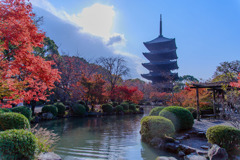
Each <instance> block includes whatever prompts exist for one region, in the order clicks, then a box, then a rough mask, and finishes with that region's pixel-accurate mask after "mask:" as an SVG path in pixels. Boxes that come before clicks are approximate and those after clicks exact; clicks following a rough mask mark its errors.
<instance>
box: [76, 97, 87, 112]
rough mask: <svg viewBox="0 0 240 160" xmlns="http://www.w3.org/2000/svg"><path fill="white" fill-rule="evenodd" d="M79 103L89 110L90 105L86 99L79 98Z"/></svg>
mask: <svg viewBox="0 0 240 160" xmlns="http://www.w3.org/2000/svg"><path fill="white" fill-rule="evenodd" d="M78 104H81V105H83V106H84V107H85V109H86V112H89V107H88V105H87V104H86V103H85V101H83V100H79V101H78Z"/></svg>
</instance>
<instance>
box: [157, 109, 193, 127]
mask: <svg viewBox="0 0 240 160" xmlns="http://www.w3.org/2000/svg"><path fill="white" fill-rule="evenodd" d="M159 116H163V117H165V118H168V119H170V120H171V121H172V122H173V124H174V126H175V129H176V130H177V131H179V130H186V129H191V128H192V126H193V123H194V119H193V116H192V114H191V112H189V111H188V110H187V109H185V108H183V107H178V106H171V107H165V108H164V109H163V110H162V111H161V112H160V113H159Z"/></svg>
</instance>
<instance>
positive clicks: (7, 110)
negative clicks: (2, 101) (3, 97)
mask: <svg viewBox="0 0 240 160" xmlns="http://www.w3.org/2000/svg"><path fill="white" fill-rule="evenodd" d="M5 112H12V111H11V110H10V109H8V108H0V113H5Z"/></svg>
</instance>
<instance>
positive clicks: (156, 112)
mask: <svg viewBox="0 0 240 160" xmlns="http://www.w3.org/2000/svg"><path fill="white" fill-rule="evenodd" d="M163 108H165V107H155V108H153V109H152V110H151V111H150V113H149V116H158V115H159V112H161V110H162V109H163Z"/></svg>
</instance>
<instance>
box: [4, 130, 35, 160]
mask: <svg viewBox="0 0 240 160" xmlns="http://www.w3.org/2000/svg"><path fill="white" fill-rule="evenodd" d="M36 150H37V139H36V137H35V136H34V135H33V134H32V133H31V132H29V131H26V130H24V129H20V130H19V129H12V130H7V131H4V132H0V156H1V159H3V160H8V159H16V160H18V159H19V160H20V159H24V160H30V159H34V154H35V151H36Z"/></svg>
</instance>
